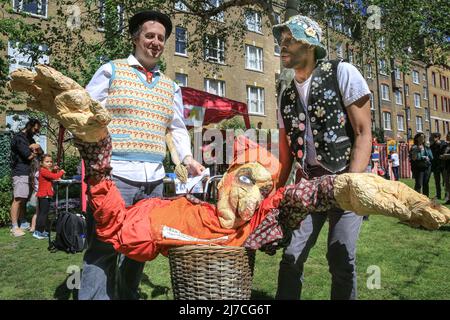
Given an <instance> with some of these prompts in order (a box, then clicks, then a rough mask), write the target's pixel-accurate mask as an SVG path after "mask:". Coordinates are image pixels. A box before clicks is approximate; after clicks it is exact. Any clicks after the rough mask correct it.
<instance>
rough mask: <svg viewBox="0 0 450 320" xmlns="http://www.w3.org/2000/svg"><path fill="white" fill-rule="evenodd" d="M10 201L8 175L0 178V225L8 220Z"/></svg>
mask: <svg viewBox="0 0 450 320" xmlns="http://www.w3.org/2000/svg"><path fill="white" fill-rule="evenodd" d="M11 203H12V182H11V177H10V176H4V177H3V178H1V179H0V226H4V225H5V224H7V223H8V222H9V221H10V216H9V214H10V209H11Z"/></svg>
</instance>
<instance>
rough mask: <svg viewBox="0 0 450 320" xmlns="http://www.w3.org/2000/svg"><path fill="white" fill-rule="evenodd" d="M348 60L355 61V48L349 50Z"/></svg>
mask: <svg viewBox="0 0 450 320" xmlns="http://www.w3.org/2000/svg"><path fill="white" fill-rule="evenodd" d="M348 62H350V63H353V50H352V49H349V50H348Z"/></svg>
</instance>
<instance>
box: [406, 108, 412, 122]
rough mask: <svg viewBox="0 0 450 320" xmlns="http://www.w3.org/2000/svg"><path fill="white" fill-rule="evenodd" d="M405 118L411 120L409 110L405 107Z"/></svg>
mask: <svg viewBox="0 0 450 320" xmlns="http://www.w3.org/2000/svg"><path fill="white" fill-rule="evenodd" d="M406 120H408V121H411V110H410V109H409V108H406Z"/></svg>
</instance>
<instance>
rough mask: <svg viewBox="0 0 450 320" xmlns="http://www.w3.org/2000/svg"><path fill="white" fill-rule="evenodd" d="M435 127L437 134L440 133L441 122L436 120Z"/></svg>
mask: <svg viewBox="0 0 450 320" xmlns="http://www.w3.org/2000/svg"><path fill="white" fill-rule="evenodd" d="M434 127H435V130H436V131H437V132H440V131H439V120H434Z"/></svg>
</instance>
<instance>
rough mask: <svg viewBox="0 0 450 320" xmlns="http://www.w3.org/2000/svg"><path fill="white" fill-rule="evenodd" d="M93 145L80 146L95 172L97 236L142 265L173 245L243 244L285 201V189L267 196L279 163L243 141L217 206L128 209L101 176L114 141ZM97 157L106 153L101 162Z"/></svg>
mask: <svg viewBox="0 0 450 320" xmlns="http://www.w3.org/2000/svg"><path fill="white" fill-rule="evenodd" d="M92 146H93V144H90V146H89V148H86V147H84V146H83V143H82V142H79V143H78V144H77V147H78V148H79V150H80V152H81V154H82V156H83V158H84V159H85V161H87V167H88V168H89V167H90V168H92V167H94V168H96V170H95V171H96V172H95V173H94V172H91V174H90V176H91V177H90V181H89V184H90V204H91V206H92V209H93V214H94V218H95V220H96V222H97V223H96V229H97V230H96V231H97V235H98V237H99V239H100V240H101V241H104V242H107V243H111V244H112V245H113V246H114V248H115V250H117V251H118V252H120V253H123V254H125V255H126V256H128V257H130V258H132V259H134V260H137V261H147V260H152V259H154V258H155V257H156V256H157V255H158V254H159V253H163V254H167V250H168V249H169V248H170V247H172V246H179V245H187V244H201V243H203V244H204V243H210V242H214V243H217V244H220V245H229V246H241V245H242V244H244V242H245V241H246V239H247V238H248V237H249V235H250V234H251V233H252V232H253V231H254V230H255V229H256V227H257V226H258V225H259V224H260V223H261V222H262V221H263V220H264V219H265V217H266V215H267V213H268V212H269V211H270V209H272V208H275V207H277V206H278V203H279V202H280V200H281V197H282V193H281V191H280V192H278V193H277V195H278V196H272V197H270V198H267V196H268V194H269V193H270V192H271V191H272V189H273V186H274V185H275V182H276V180H277V179H278V175H279V169H280V164H279V162H278V160H277V159H276V158H275V157H274V156H273V155H272V154H271V153H270V152H268V151H267V150H265V149H264V148H261V147H260V146H258V145H257V144H256V143H254V142H252V141H250V140H248V139H247V138H245V137H240V138H238V139H237V140H236V143H235V157H234V160H233V163H232V164H231V166H230V169H229V170H228V171H227V173H226V174H225V176H224V177H223V179H222V181H221V182H220V184H219V186H218V188H219V199H220V200H219V203H218V206H217V208H216V207H215V206H213V205H211V204H209V203H206V202H202V203H199V204H193V203H191V202H190V201H189V200H188V199H186V197H181V198H177V199H171V200H164V199H157V198H152V199H145V200H141V201H139V202H138V203H137V204H135V205H133V206H130V207H128V208H126V207H125V203H124V201H123V200H122V198H121V195H120V192H119V190H118V189H117V188H116V186H115V184H114V183H113V182H112V181H111V180H110V179H108V178H103V177H102V173H101V172H102V171H103V173H105V174H106V175H107V172H108V171H109V168H108V167H109V157H110V150H111V145H110V138H109V137H108V138H106V139H104V140H102V141H100V142H99V143H98V144H97V147H96V148H93V147H92ZM98 154H102V155H103V156H102V157H100V158H101V159H102V161H101V162H99V161H98ZM94 162H97V163H96V164H93V163H94ZM104 168H107V169H106V170H104ZM99 172H100V173H99ZM225 195H226V196H225ZM264 198H266V199H265V200H264V201H263V199H264ZM257 208H259V209H258V210H257V211H256V212H255V210H256V209H257Z"/></svg>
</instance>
